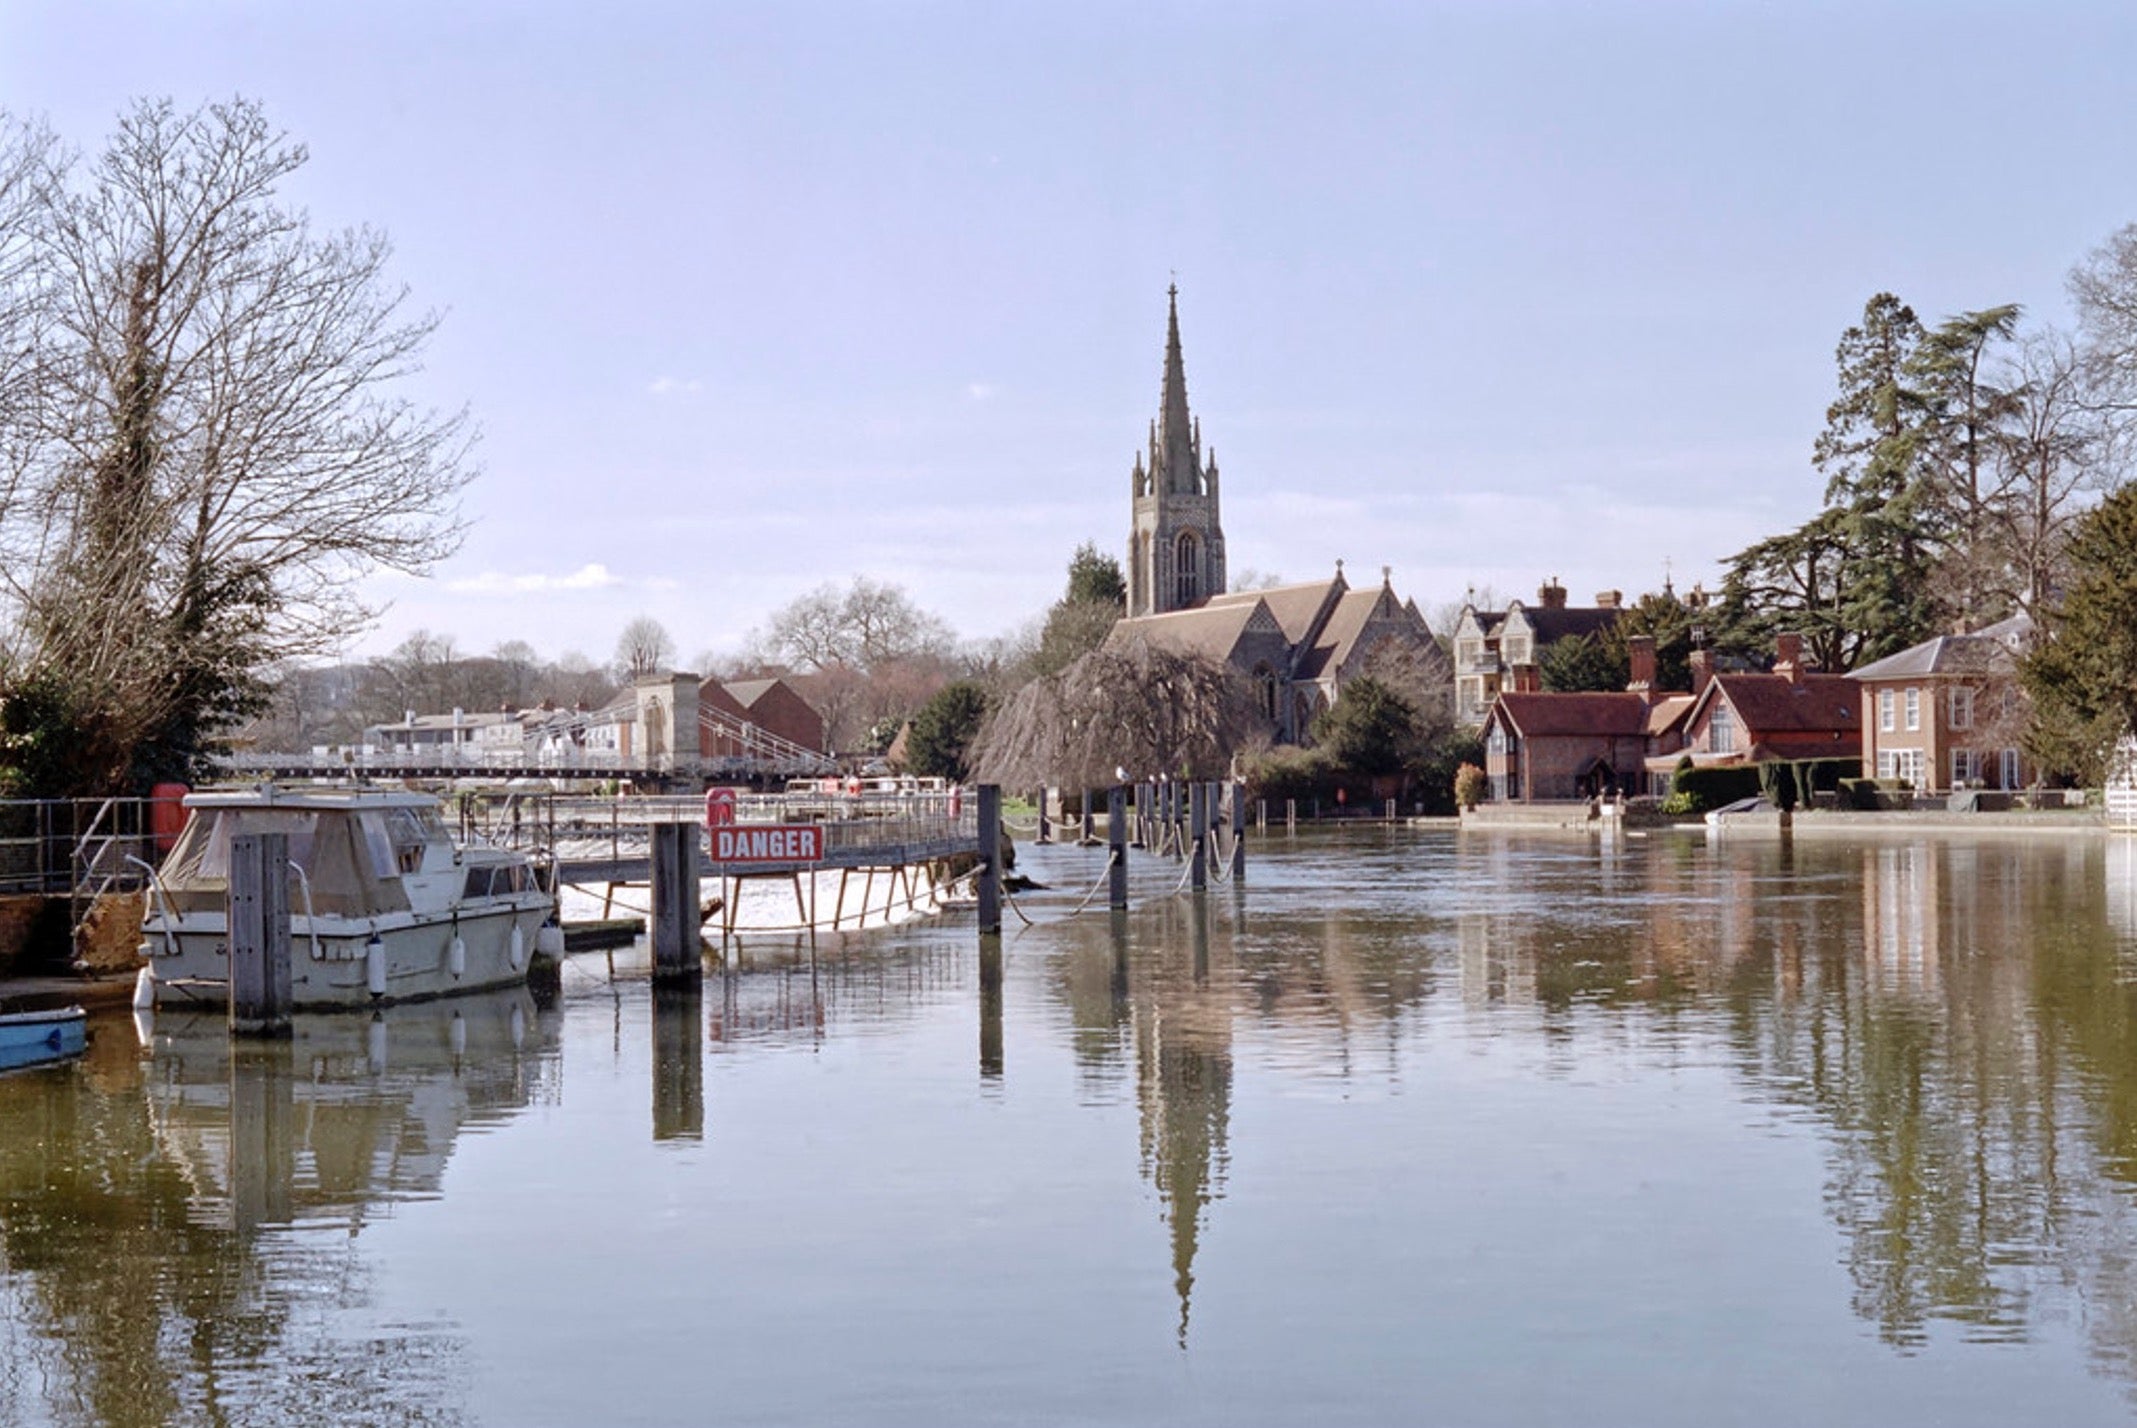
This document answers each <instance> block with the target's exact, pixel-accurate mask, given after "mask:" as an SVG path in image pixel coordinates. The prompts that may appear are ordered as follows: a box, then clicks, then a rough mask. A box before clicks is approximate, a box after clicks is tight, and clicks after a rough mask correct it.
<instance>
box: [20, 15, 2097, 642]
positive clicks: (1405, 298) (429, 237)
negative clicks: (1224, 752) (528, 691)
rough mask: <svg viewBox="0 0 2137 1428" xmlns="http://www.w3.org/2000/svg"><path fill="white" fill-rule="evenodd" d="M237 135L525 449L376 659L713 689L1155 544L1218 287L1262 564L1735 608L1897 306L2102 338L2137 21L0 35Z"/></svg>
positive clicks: (73, 125)
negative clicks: (502, 647) (1168, 440)
mask: <svg viewBox="0 0 2137 1428" xmlns="http://www.w3.org/2000/svg"><path fill="white" fill-rule="evenodd" d="M232 93H244V94H247V95H251V96H254V97H257V98H258V99H260V100H262V101H263V102H264V103H265V104H266V105H267V106H268V109H269V113H270V115H271V117H273V118H274V119H275V120H276V121H277V122H279V123H280V124H282V125H283V126H285V127H286V128H287V129H288V130H289V131H290V132H291V134H292V135H293V136H295V137H297V138H300V139H302V140H303V141H304V142H306V143H307V144H309V145H310V147H311V151H312V163H311V165H310V166H309V168H308V169H307V170H306V171H305V173H304V175H303V176H302V179H301V183H300V185H299V186H298V189H297V190H296V191H295V192H294V193H293V196H294V197H295V198H296V199H297V200H299V201H300V202H302V203H304V204H306V205H307V206H309V208H310V209H311V211H312V213H313V215H314V217H315V219H317V220H318V221H320V222H322V223H326V224H334V225H339V224H345V223H351V222H359V221H361V222H368V223H372V224H375V225H377V226H379V227H381V228H383V229H384V230H386V231H387V232H388V233H389V234H390V235H391V236H392V238H393V239H394V241H395V244H396V246H397V249H398V254H397V260H396V270H397V272H398V273H399V275H400V276H401V277H403V278H404V279H405V280H406V281H407V282H408V283H409V284H411V285H412V287H413V288H414V290H415V293H416V296H417V299H418V300H419V301H421V302H423V303H426V304H429V305H434V306H437V307H440V308H443V309H445V310H447V314H448V315H447V319H446V322H445V325H444V328H443V330H442V331H441V333H440V335H439V337H438V339H437V341H436V343H435V344H434V346H433V348H432V352H431V362H430V365H429V369H428V371H427V372H426V373H425V374H424V375H423V377H422V378H421V380H420V388H419V391H418V395H419V396H420V397H421V398H422V399H424V400H427V401H430V402H434V403H436V404H439V405H445V406H457V405H459V404H460V403H461V402H463V401H464V402H466V403H467V404H469V405H470V406H471V407H472V409H473V411H474V413H475V415H476V417H477V419H478V421H479V422H480V424H481V427H482V429H483V433H484V440H483V444H482V447H481V456H482V460H483V464H484V466H485V469H486V474H485V475H484V476H483V478H482V479H481V480H480V482H479V483H477V485H476V486H475V487H474V488H473V489H472V490H471V491H470V493H469V496H468V499H467V511H468V514H469V515H470V516H472V517H473V518H474V520H475V525H474V529H473V531H472V532H471V534H470V537H469V539H468V542H467V544H466V547H465V548H464V550H463V551H462V552H461V553H460V555H458V556H457V557H456V558H455V559H454V560H452V561H451V562H450V563H449V564H448V565H447V566H445V567H444V568H442V569H441V570H440V571H439V572H438V574H437V577H436V578H435V579H432V580H429V581H424V582H411V581H407V580H390V581H383V582H380V584H379V586H378V589H379V590H380V592H381V593H384V594H386V595H389V596H390V597H391V598H392V599H393V600H394V602H395V606H394V608H393V610H392V611H391V612H390V613H389V614H388V615H387V616H386V618H385V620H384V621H383V622H382V624H381V625H380V626H379V627H378V629H376V630H375V631H372V632H369V633H367V634H365V635H364V636H362V637H361V638H359V639H358V640H356V641H354V642H353V644H352V650H353V651H354V652H357V653H369V652H376V651H379V650H383V649H385V648H388V647H390V646H391V645H392V644H394V643H395V642H397V641H398V640H399V639H400V638H401V637H402V636H403V635H405V634H406V633H407V632H408V630H410V629H412V628H414V627H416V626H426V627H429V628H431V629H434V630H442V631H448V632H451V633H453V634H454V635H456V636H457V637H458V638H459V640H460V643H461V645H462V646H463V648H466V649H470V650H482V649H487V648H489V647H491V646H493V645H495V644H496V643H498V642H499V641H502V640H506V639H513V638H521V639H526V640H528V641H529V642H531V643H532V644H534V645H535V646H536V648H538V649H540V650H542V651H543V652H544V653H547V654H552V655H553V654H557V653H560V652H562V651H563V650H565V649H567V648H577V649H579V650H582V651H584V652H586V653H588V654H591V655H593V656H595V657H597V658H601V657H605V656H606V655H607V654H608V653H609V652H610V650H611V648H612V647H613V645H614V642H615V637H616V634H617V632H618V630H619V629H620V628H621V627H622V625H623V624H624V622H625V621H626V620H628V619H629V618H630V617H631V616H633V615H635V614H637V613H640V612H647V613H651V614H653V615H655V616H656V617H658V618H659V619H660V620H662V621H663V622H664V623H665V624H666V625H667V626H668V628H669V629H670V630H671V632H672V633H673V634H674V635H675V637H676V640H677V643H678V644H679V645H680V646H681V649H682V652H683V654H684V655H686V656H688V655H691V654H695V653H696V652H698V651H699V650H702V649H705V648H708V647H710V648H718V649H730V648H733V647H735V646H736V645H738V644H739V642H740V640H741V637H742V636H743V635H744V634H745V633H746V632H747V631H748V629H749V628H750V627H751V626H753V625H755V624H756V623H758V622H759V621H760V620H761V619H762V617H763V616H764V615H765V614H766V613H767V612H768V611H769V610H771V609H772V608H773V607H775V606H777V605H779V604H781V603H783V602H784V601H786V600H788V599H790V598H792V597H793V596H795V595H797V594H799V593H801V592H803V591H805V590H808V589H810V588H812V587H814V586H816V585H818V584H820V583H823V582H825V581H827V580H836V581H844V580H845V579H846V578H848V577H849V576H851V575H853V574H855V573H865V574H868V575H871V576H873V577H876V578H878V579H883V580H890V581H896V582H898V583H901V584H903V585H905V586H906V587H908V589H910V590H911V592H912V593H913V595H914V596H915V597H916V598H917V599H918V600H919V601H920V602H921V603H922V604H924V605H926V606H928V607H930V608H933V609H935V610H937V611H939V612H940V613H942V614H943V615H944V616H945V617H947V618H948V619H949V620H950V621H951V623H952V624H953V625H954V626H955V627H956V628H957V629H958V630H959V632H960V633H962V634H964V635H966V636H968V637H983V636H988V635H993V634H998V633H1001V632H1003V631H1005V630H1007V629H1009V628H1011V627H1013V626H1015V625H1017V624H1018V623H1020V622H1021V621H1023V620H1025V619H1027V618H1029V617H1031V616H1034V615H1036V614H1038V613H1040V612H1041V611H1042V610H1043V609H1044V607H1045V605H1046V604H1047V603H1048V602H1049V601H1051V600H1052V599H1054V598H1055V597H1056V595H1058V593H1059V589H1060V585H1061V581H1062V571H1063V567H1064V565H1065V563H1066V561H1067V558H1068V556H1069V554H1070V552H1071V550H1072V549H1073V548H1074V546H1075V545H1076V544H1077V543H1078V542H1079V541H1082V540H1086V539H1092V540H1096V541H1098V542H1099V543H1100V544H1101V545H1102V546H1103V547H1104V548H1105V549H1107V550H1109V551H1114V552H1116V553H1117V552H1118V551H1119V549H1120V547H1121V546H1122V545H1123V543H1124V541H1125V538H1126V533H1127V523H1128V509H1127V502H1128V472H1129V467H1130V464H1131V461H1132V458H1133V456H1134V453H1135V451H1136V449H1137V447H1138V445H1139V444H1140V442H1141V440H1142V438H1143V434H1144V431H1145V428H1146V425H1147V423H1148V422H1149V420H1150V419H1151V417H1152V416H1154V415H1155V413H1156V405H1157V392H1158V378H1159V364H1160V357H1161V349H1162V339H1163V335H1164V298H1165V286H1166V283H1167V282H1168V281H1169V279H1170V275H1171V274H1172V273H1173V272H1174V271H1175V270H1177V272H1178V275H1179V283H1180V288H1181V297H1180V303H1181V322H1182V328H1183V333H1184V340H1185V347H1186V356H1187V373H1188V385H1189V390H1190V393H1191V397H1192V401H1193V405H1194V409H1195V411H1196V413H1197V415H1199V416H1200V417H1201V419H1202V427H1203V433H1204V437H1205V439H1206V441H1207V442H1208V443H1209V444H1211V445H1213V446H1214V447H1215V449H1216V451H1217V454H1218V457H1219V459H1220V461H1221V463H1222V466H1223V469H1224V477H1225V486H1224V493H1225V527H1226V534H1227V537H1228V540H1229V545H1230V557H1231V563H1232V567H1233V570H1234V571H1235V573H1236V572H1238V571H1239V570H1241V569H1243V568H1247V567H1252V568H1254V569H1257V570H1261V571H1265V572H1272V573H1278V574H1281V575H1283V576H1285V577H1286V578H1290V579H1304V578H1308V577H1313V576H1318V575H1321V574H1323V573H1325V572H1327V571H1328V570H1330V569H1331V568H1332V567H1333V565H1334V562H1335V561H1336V560H1337V559H1338V558H1339V557H1340V558H1343V559H1345V560H1346V561H1347V562H1348V564H1349V568H1350V570H1351V573H1352V575H1353V577H1354V578H1377V574H1378V570H1379V567H1380V566H1381V565H1382V564H1391V565H1393V566H1394V567H1395V575H1396V583H1397V586H1398V588H1399V589H1401V590H1402V592H1403V593H1405V594H1409V595H1414V596H1416V597H1417V599H1418V601H1419V603H1420V604H1423V605H1425V606H1427V607H1431V606H1434V605H1437V604H1440V603H1442V602H1445V601H1448V600H1453V599H1457V598H1459V597H1460V596H1461V594H1462V592H1463V589H1464V587H1465V586H1466V585H1467V584H1469V583H1470V582H1471V581H1476V582H1479V583H1483V582H1489V583H1491V584H1493V585H1495V586H1496V587H1497V588H1498V589H1499V590H1500V591H1501V592H1502V593H1522V592H1526V591H1529V590H1531V589H1533V587H1534V586H1535V585H1536V583H1537V582H1538V580H1539V579H1541V578H1542V577H1544V576H1546V575H1554V574H1555V575H1558V576H1561V577H1563V579H1564V580H1565V581H1566V583H1567V584H1568V585H1569V586H1571V587H1572V588H1573V590H1574V592H1575V595H1576V598H1578V599H1585V598H1586V597H1587V596H1588V595H1589V594H1590V593H1591V592H1593V591H1595V590H1598V589H1604V588H1610V587H1619V588H1623V589H1624V590H1626V591H1627V592H1628V593H1634V592H1637V591H1639V590H1642V589H1647V588H1651V587H1653V586H1654V585H1656V584H1658V583H1659V582H1660V579H1661V575H1662V567H1663V562H1664V560H1665V559H1666V558H1667V559H1669V560H1670V561H1671V562H1672V563H1673V567H1674V569H1675V571H1676V574H1677V581H1678V584H1679V586H1680V587H1683V586H1686V585H1689V584H1690V583H1692V582H1693V581H1694V580H1698V579H1702V578H1704V579H1707V580H1709V581H1710V582H1711V581H1712V579H1713V578H1714V574H1715V571H1716V568H1717V565H1718V563H1719V562H1720V561H1721V560H1722V559H1723V558H1725V557H1726V556H1727V555H1729V554H1730V553H1731V552H1733V551H1735V550H1736V549H1738V548H1740V547H1741V546H1743V545H1745V544H1748V543H1749V542H1750V541H1752V540H1755V539H1757V538H1759V537H1760V536H1763V535H1766V534H1769V533H1771V532H1773V531H1776V530H1779V529H1782V528H1784V527H1786V526H1790V525H1793V524H1796V523H1797V522H1799V521H1800V520H1802V519H1803V518H1804V517H1805V516H1806V515H1807V514H1808V513H1809V511H1810V510H1811V509H1812V507H1813V506H1814V504H1815V502H1816V499H1817V493H1818V490H1819V487H1820V482H1819V480H1818V478H1817V477H1816V476H1815V474H1814V473H1813V472H1812V471H1811V469H1810V466H1809V461H1808V453H1809V449H1810V444H1811V440H1812V438H1813V436H1814V435H1815V433H1816V431H1817V429H1818V427H1819V425H1820V423H1821V420H1822V415H1823V409H1824V406H1825V403H1826V402H1827V400H1829V398H1830V396H1831V384H1832V349H1833V345H1834V343H1835V341H1836V340H1837V338H1838V336H1839V333H1840V330H1841V329H1842V328H1843V327H1844V326H1846V325H1847V324H1848V323H1849V322H1850V321H1851V320H1853V318H1854V317H1855V316H1857V315H1858V314H1859V313H1860V311H1861V308H1862V304H1863V301H1864V299H1865V298H1867V297H1868V296H1869V295H1870V294H1871V293H1873V292H1875V291H1877V290H1879V289H1881V288H1890V289H1892V290H1893V291H1895V292H1897V293H1899V294H1900V295H1901V296H1902V297H1903V298H1905V299H1907V300H1908V301H1909V302H1911V303H1913V304H1914V305H1915V306H1916V307H1917V308H1918V309H1919V310H1920V311H1922V312H1923V314H1924V315H1925V316H1928V317H1934V316H1938V315H1942V314H1945V313H1948V312H1952V311H1956V310H1959V309H1962V308H1972V307H1982V306H1987V305H1990V304H1994V303H2000V302H2006V301H2018V302H2023V303H2025V304H2027V305H2028V306H2029V307H2031V308H2032V309H2034V310H2035V311H2036V312H2038V313H2040V314H2042V315H2044V316H2050V317H2059V316H2060V315H2061V313H2062V310H2063V291H2062V279H2063V274H2064V272H2065V271H2066V270H2067V269H2068V267H2069V266H2070V264H2071V263H2072V262H2074V261H2075V260H2077V259H2078V258H2079V257H2081V256H2082V255H2083V254H2084V253H2085V252H2086V251H2087V250H2088V249H2090V248H2092V247H2093V246H2095V245H2097V244H2098V243H2100V242H2101V241H2102V240H2104V239H2105V238H2106V237H2107V236H2108V235H2109V234H2110V233H2111V232H2112V231H2113V230H2115V229H2116V228H2118V227H2120V226H2121V225H2123V224H2125V223H2128V222H2131V221H2133V220H2137V179H2133V169H2132V156H2133V155H2137V7H2131V6H2128V5H2107V4H2099V5H2075V4H2061V5H2058V4H2028V5H2017V4H2011V5H1999V6H1988V5H1951V4H1939V5H1929V4H1922V5H1875V4H1835V5H1817V4H1801V3H1789V4H1767V5H1751V4H1741V5H1691V4H1663V3H1655V4H1644V5H1632V4H1617V5H1611V4H1587V5H1573V4H1545V3H1529V4H1521V3H1481V0H1480V3H1475V4H1451V5H1427V4H1407V5H1387V6H1372V5H1361V6H1320V5H1305V4H1299V5H1281V6H1279V5H1253V4H1245V5H1241V4H1206V5H1204V4H1195V5H1162V4H1158V5H1152V4H1140V5H1093V4H1076V5H1043V6H1042V5H1013V4H1002V3H986V4H969V5H952V4H935V5H923V4H914V5H892V4H842V5H830V4H826V5H806V4H778V5H773V4H765V5H750V6H734V5H699V4H690V5H682V4H678V5H629V4H617V5H609V6H601V7H595V6H592V5H575V6H540V5H527V4H489V5H450V4H438V3H430V4H390V3H384V4H382V3H366V4H361V5H358V4H347V5H338V6H336V5H312V4H296V3H290V4H268V3H251V4H240V3H224V4H171V3H155V4H148V3H143V4H109V3H96V0H66V3H53V4H29V3H19V0H0V103H5V104H6V105H7V106H8V107H10V108H12V109H14V110H16V111H17V112H22V113H39V114H43V115H46V116H48V117H49V118H50V119H51V120H52V122H53V123H54V124H55V126H56V127H58V128H59V129H60V130H61V131H62V132H63V133H65V134H66V135H68V136H69V137H70V138H72V139H73V140H75V141H76V142H77V143H79V144H82V145H84V146H91V145H93V144H94V143H95V142H96V141H97V139H98V138H99V137H100V136H101V135H102V134H103V133H104V132H105V131H106V130H107V129H108V127H109V125H110V122H111V118H112V116H113V115H114V114H115V113H116V112H117V111H118V110H119V108H120V107H122V106H123V105H124V104H125V103H126V102H127V100H128V99H129V98H130V97H131V96H135V95H142V94H168V95H170V96H172V97H174V98H175V99H177V100H178V101H179V102H180V103H181V104H184V105H190V104H193V103H196V102H199V101H201V100H204V99H209V98H217V97H224V96H227V95H230V94H232Z"/></svg>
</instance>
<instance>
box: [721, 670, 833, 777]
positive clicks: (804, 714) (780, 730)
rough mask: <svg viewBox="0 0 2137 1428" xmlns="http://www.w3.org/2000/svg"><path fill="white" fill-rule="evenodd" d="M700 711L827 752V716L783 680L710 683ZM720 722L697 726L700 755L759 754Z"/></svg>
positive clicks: (731, 755) (802, 745)
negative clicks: (722, 729) (825, 733)
mask: <svg viewBox="0 0 2137 1428" xmlns="http://www.w3.org/2000/svg"><path fill="white" fill-rule="evenodd" d="M698 707H699V708H700V709H701V710H704V711H706V712H707V713H708V714H712V715H715V716H717V715H725V716H727V718H728V719H729V720H741V721H743V722H745V723H749V724H754V725H756V726H757V727H758V728H760V729H762V730H764V731H765V732H766V733H769V734H774V735H777V736H778V737H779V738H782V739H785V740H787V741H788V742H789V743H794V744H799V745H801V747H803V748H805V749H810V750H817V751H821V750H823V747H824V716H823V715H821V714H819V713H817V712H816V710H815V709H814V708H813V707H812V706H811V705H810V704H809V702H808V701H807V700H806V699H803V698H802V697H801V696H800V695H799V694H797V693H795V692H794V688H793V686H792V685H790V684H788V683H787V682H786V681H785V680H783V679H742V680H736V681H734V682H733V683H731V684H723V683H721V682H720V681H719V680H717V679H708V680H706V681H705V682H704V683H702V684H701V685H699V686H698ZM721 722H722V721H721V720H720V719H718V718H717V717H710V718H705V719H701V720H700V722H699V724H698V753H699V754H700V755H702V756H703V757H705V758H708V759H716V758H731V757H742V756H747V755H749V754H752V753H754V752H756V750H754V749H752V748H748V747H745V746H744V743H743V741H741V740H739V739H737V738H735V737H734V736H733V735H731V734H727V733H724V732H722V731H721V730H720V728H719V727H718V726H719V724H720V723H721Z"/></svg>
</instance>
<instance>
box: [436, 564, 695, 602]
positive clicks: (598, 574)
mask: <svg viewBox="0 0 2137 1428" xmlns="http://www.w3.org/2000/svg"><path fill="white" fill-rule="evenodd" d="M629 583H630V582H628V581H626V580H624V579H623V578H622V577H620V576H618V575H615V574H613V573H611V572H610V570H609V568H608V567H607V566H605V565H602V564H601V563H600V562H598V561H596V562H594V563H593V564H590V565H582V566H580V567H579V568H578V569H577V570H574V571H572V572H571V573H570V574H569V575H508V574H506V573H505V572H503V571H501V570H485V571H484V572H482V574H480V575H470V576H468V577H466V578H464V579H461V580H448V581H447V582H446V583H445V588H446V589H448V590H452V591H457V592H459V593H461V594H465V595H527V594H534V593H537V592H540V591H545V590H607V589H610V588H612V587H615V586H618V585H625V584H629ZM644 583H645V584H647V585H648V586H649V587H658V586H659V584H660V582H657V581H648V582H644Z"/></svg>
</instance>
